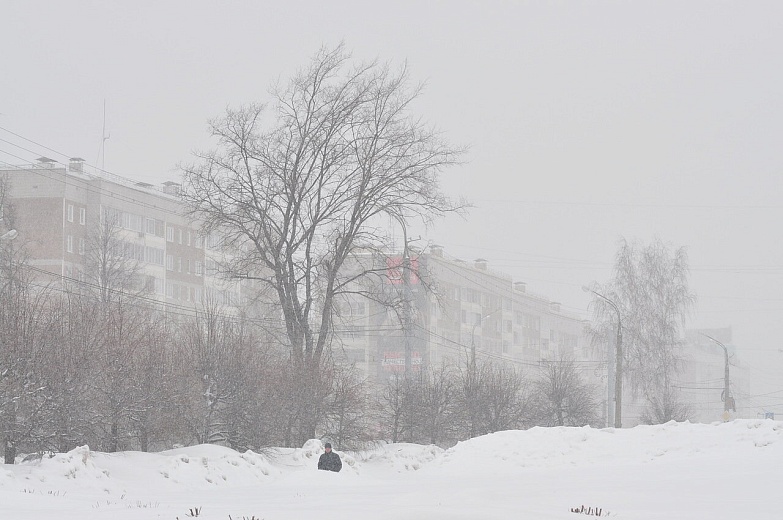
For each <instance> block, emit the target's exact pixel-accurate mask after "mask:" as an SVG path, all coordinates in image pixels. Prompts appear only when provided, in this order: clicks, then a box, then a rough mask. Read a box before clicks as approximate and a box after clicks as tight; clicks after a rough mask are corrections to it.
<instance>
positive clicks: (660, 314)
mask: <svg viewBox="0 0 783 520" xmlns="http://www.w3.org/2000/svg"><path fill="white" fill-rule="evenodd" d="M689 274H690V273H689V268H688V255H687V252H686V250H685V248H682V247H680V248H677V249H675V248H674V247H673V246H670V245H667V244H665V243H663V242H662V241H661V240H660V239H655V240H653V241H652V242H651V243H650V244H649V245H647V246H644V245H642V244H638V243H629V242H628V241H626V240H625V239H622V240H621V241H620V247H619V249H618V252H617V256H616V259H615V266H614V273H613V276H612V279H611V280H609V281H608V282H607V283H606V284H605V285H601V284H598V283H594V284H593V285H592V286H591V290H593V291H595V292H596V293H599V294H602V295H604V296H605V297H606V298H608V299H609V300H611V301H612V302H614V304H615V305H617V311H619V314H620V316H621V319H622V338H623V339H622V341H623V343H622V349H623V353H622V355H623V359H622V362H623V373H624V377H623V385H624V386H626V387H628V388H630V390H631V393H632V395H634V396H637V397H638V396H641V397H642V398H644V399H645V401H646V402H647V403H648V404H649V405H650V406H660V403H662V402H666V403H668V404H667V406H666V407H667V408H671V407H672V406H674V405H675V401H676V399H677V396H676V390H675V389H674V383H675V378H676V375H677V373H678V371H679V370H680V369H681V367H682V363H683V356H682V353H681V346H682V339H681V338H682V334H681V331H682V328H683V327H684V325H685V321H686V319H687V317H688V316H689V315H690V311H691V310H692V308H693V304H694V303H695V299H696V298H695V295H694V294H693V293H691V292H690V289H689V287H688V279H689ZM592 307H593V310H594V313H595V319H596V324H595V326H594V328H593V338H594V340H595V341H596V342H598V343H600V342H601V340H602V338H604V337H606V335H607V334H609V333H610V332H609V331H612V330H615V329H614V328H615V327H616V326H617V318H616V314H615V313H616V311H615V309H613V308H612V307H611V306H610V304H609V303H608V302H607V301H606V300H604V299H602V298H600V297H599V296H597V295H595V297H594V300H593V302H592ZM656 403H657V404H656Z"/></svg>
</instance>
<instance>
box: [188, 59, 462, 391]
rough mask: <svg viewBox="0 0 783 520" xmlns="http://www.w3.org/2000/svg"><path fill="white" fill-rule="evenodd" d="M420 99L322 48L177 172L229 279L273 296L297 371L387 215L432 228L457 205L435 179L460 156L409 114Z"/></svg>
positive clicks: (310, 365) (377, 67) (314, 354)
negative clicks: (250, 282) (225, 257)
mask: <svg viewBox="0 0 783 520" xmlns="http://www.w3.org/2000/svg"><path fill="white" fill-rule="evenodd" d="M420 93H421V87H420V86H411V85H410V81H409V78H408V72H407V70H406V69H405V68H404V67H403V68H401V69H400V70H393V69H392V68H391V67H389V66H388V65H385V64H380V63H377V62H372V63H360V64H356V63H355V62H353V61H352V60H351V58H350V56H349V54H348V53H347V52H346V51H345V49H344V48H343V46H342V45H340V46H338V47H337V48H335V49H322V50H321V51H319V52H318V53H317V54H316V55H315V57H314V58H313V59H312V61H311V62H310V64H309V66H307V67H306V68H304V69H303V70H301V71H300V72H298V73H296V74H295V75H294V76H293V78H292V79H291V80H290V82H289V83H288V84H287V85H285V86H282V87H279V88H275V89H273V90H272V92H271V93H270V94H271V102H270V103H269V104H268V105H262V104H252V105H248V106H244V107H242V108H240V109H237V110H228V111H227V113H226V114H225V115H224V116H222V117H220V118H218V119H215V120H213V121H212V122H211V131H212V134H213V136H214V137H215V138H216V139H217V147H216V149H214V150H213V151H210V152H207V153H201V154H198V159H197V161H196V162H195V163H194V164H192V165H189V166H185V167H183V176H184V184H183V198H184V200H185V201H186V203H187V204H188V206H189V208H190V213H191V215H192V216H194V217H195V218H197V219H198V220H199V221H200V222H202V223H203V231H204V232H205V233H219V234H220V236H221V239H222V245H223V247H224V249H225V250H228V251H230V252H231V256H230V258H231V261H229V262H226V264H225V265H224V266H223V267H224V268H225V270H226V272H227V274H229V275H230V276H233V277H240V278H242V277H246V278H256V279H258V280H261V281H262V282H263V283H264V284H265V285H266V286H267V288H268V289H269V291H270V292H271V293H273V294H274V295H275V296H276V298H275V299H276V300H277V302H278V303H279V305H280V307H281V310H282V316H283V325H284V328H285V338H286V343H287V347H288V348H290V353H291V359H292V361H293V363H294V366H296V367H299V369H301V370H303V371H304V372H305V373H308V372H312V371H313V370H317V369H318V367H319V365H320V362H321V359H322V357H323V355H324V352H325V350H327V349H328V348H329V342H330V337H331V334H330V332H331V329H332V316H333V314H332V312H333V304H334V300H335V297H336V296H337V295H338V294H340V293H341V291H344V290H346V288H348V287H351V286H354V287H355V285H356V284H355V283H354V282H355V281H356V280H357V279H359V278H361V277H362V276H363V275H364V274H366V273H365V272H359V273H356V272H354V271H351V274H346V273H344V272H342V271H341V269H342V268H343V266H344V263H345V262H346V259H348V258H349V257H351V255H352V254H353V253H355V252H356V251H357V250H358V249H359V248H362V249H364V250H367V249H373V248H382V247H384V246H388V244H389V243H390V240H389V237H388V233H389V232H388V230H387V229H385V228H388V222H389V218H391V219H393V220H395V221H397V222H399V223H401V224H403V225H405V223H407V222H410V221H411V220H413V219H421V220H423V221H425V222H429V221H431V219H433V218H435V217H437V216H440V215H442V214H444V213H445V212H449V211H453V210H456V209H458V207H457V205H455V204H453V203H452V202H451V201H449V200H448V199H447V198H446V197H445V196H444V195H443V194H442V193H441V192H440V191H439V189H438V174H439V172H440V171H441V170H442V169H443V168H444V167H446V166H448V165H451V164H453V163H455V161H456V160H457V159H458V156H459V153H460V150H457V149H456V148H454V147H452V146H450V145H449V144H448V143H446V142H444V140H443V139H442V138H441V136H440V134H439V133H438V132H437V131H436V130H434V129H433V128H431V127H430V126H428V125H426V124H425V123H423V122H422V121H421V120H420V119H418V118H416V117H414V116H413V115H412V111H411V104H412V103H413V102H414V101H415V100H416V99H417V98H418V97H419V95H420ZM308 377H310V376H304V378H305V379H307V378H308Z"/></svg>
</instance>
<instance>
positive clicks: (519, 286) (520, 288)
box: [514, 282, 527, 292]
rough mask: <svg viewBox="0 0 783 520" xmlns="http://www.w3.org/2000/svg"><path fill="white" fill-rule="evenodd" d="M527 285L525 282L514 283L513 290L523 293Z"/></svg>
mask: <svg viewBox="0 0 783 520" xmlns="http://www.w3.org/2000/svg"><path fill="white" fill-rule="evenodd" d="M526 289H527V284H526V283H525V282H514V290H515V291H519V292H525V290H526Z"/></svg>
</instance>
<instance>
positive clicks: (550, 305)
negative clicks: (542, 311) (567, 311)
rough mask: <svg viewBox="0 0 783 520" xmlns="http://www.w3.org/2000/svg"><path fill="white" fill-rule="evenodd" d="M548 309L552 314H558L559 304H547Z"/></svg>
mask: <svg viewBox="0 0 783 520" xmlns="http://www.w3.org/2000/svg"><path fill="white" fill-rule="evenodd" d="M549 309H550V310H551V311H552V312H560V302H549Z"/></svg>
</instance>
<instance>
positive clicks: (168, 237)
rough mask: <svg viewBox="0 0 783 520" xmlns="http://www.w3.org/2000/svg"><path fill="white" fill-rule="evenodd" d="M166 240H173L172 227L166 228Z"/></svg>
mask: <svg viewBox="0 0 783 520" xmlns="http://www.w3.org/2000/svg"><path fill="white" fill-rule="evenodd" d="M166 242H174V228H173V227H171V226H168V227H167V228H166Z"/></svg>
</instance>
